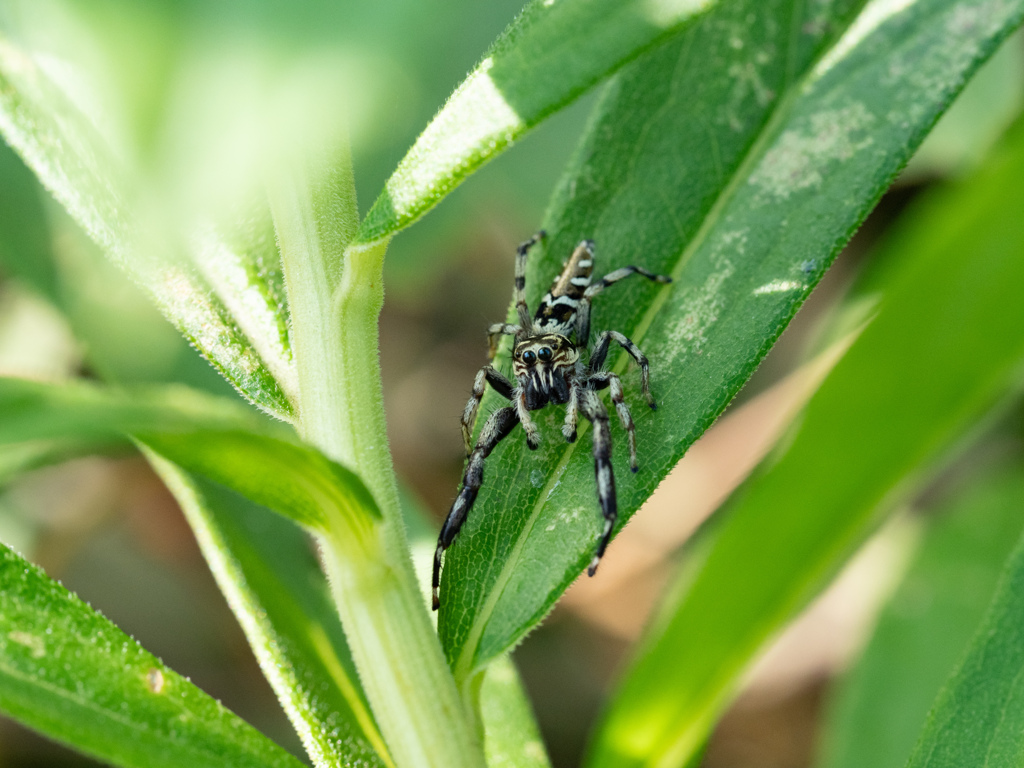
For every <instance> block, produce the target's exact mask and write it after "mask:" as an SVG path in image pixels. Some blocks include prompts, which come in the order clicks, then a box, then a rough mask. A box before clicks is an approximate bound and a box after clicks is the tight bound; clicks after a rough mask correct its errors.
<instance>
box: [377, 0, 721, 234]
mask: <svg viewBox="0 0 1024 768" xmlns="http://www.w3.org/2000/svg"><path fill="white" fill-rule="evenodd" d="M715 1H716V0H657V1H656V2H640V1H639V0H596V1H595V0H561V1H560V2H558V3H551V2H545V1H544V0H534V2H532V3H530V4H529V5H528V6H527V7H526V9H525V10H524V11H523V14H522V15H521V16H520V17H519V18H518V19H516V21H515V22H513V24H512V25H511V26H510V27H509V29H508V30H507V31H506V32H505V33H504V34H503V35H502V36H501V37H500V38H499V39H498V40H497V41H496V42H495V44H494V46H493V47H492V48H491V50H489V51H488V52H487V54H486V55H485V56H484V59H483V61H481V62H480V64H478V65H477V67H476V68H475V69H474V70H473V72H471V73H470V74H469V76H468V77H467V78H466V79H465V80H464V81H463V82H462V83H461V84H460V85H459V87H458V88H456V89H455V92H454V93H453V94H452V96H451V97H450V98H449V100H448V102H447V103H446V104H445V106H444V107H443V108H442V109H441V111H440V112H438V114H437V115H436V116H435V117H434V119H433V120H432V121H431V122H430V124H429V125H428V126H427V127H426V129H425V130H424V131H423V133H422V134H421V135H420V137H419V138H418V139H417V140H416V143H415V144H414V145H413V147H412V149H410V150H409V152H408V153H407V154H406V156H405V157H404V158H403V159H402V161H401V163H399V165H398V168H397V169H396V170H395V172H394V173H393V174H392V176H391V178H390V179H389V180H388V182H387V184H386V186H385V189H384V191H383V192H382V193H381V195H380V196H379V197H378V198H377V200H376V201H375V202H374V204H373V207H372V208H371V209H370V211H369V213H367V215H366V219H365V220H364V221H363V223H362V225H361V227H360V230H359V235H358V240H359V241H360V242H364V243H369V242H374V241H377V240H382V239H385V238H388V237H390V236H391V235H393V234H394V233H395V232H397V231H399V230H400V229H403V228H405V227H407V226H409V225H410V224H411V223H413V222H414V221H415V220H416V219H418V218H419V217H420V216H422V215H423V214H424V213H426V212H427V211H428V210H429V209H430V208H432V207H433V206H434V205H436V204H437V202H439V201H440V199H441V198H442V197H443V196H444V195H446V194H447V193H448V192H450V191H451V190H452V189H454V188H455V187H456V186H457V185H458V184H460V183H461V182H462V181H463V180H464V179H465V178H466V177H467V176H468V175H469V174H470V173H472V172H473V171H474V170H476V169H477V168H478V167H480V166H481V165H483V164H484V163H485V162H487V161H488V160H489V159H491V158H492V157H494V156H495V155H496V154H498V153H499V152H501V151H502V150H504V149H505V148H507V147H508V146H509V145H511V144H512V143H513V142H514V141H515V140H516V139H517V138H519V137H520V136H521V135H523V134H524V133H525V132H526V131H528V130H529V129H531V128H533V127H534V126H535V125H537V124H538V123H539V122H540V121H541V120H543V119H544V118H545V117H547V116H548V115H550V114H551V113H552V112H555V111H556V110H558V109H560V108H561V107H563V106H565V105H566V104H568V103H569V102H571V101H572V100H573V99H575V98H576V97H577V96H579V95H580V94H581V93H583V92H584V91H586V90H587V89H588V88H590V87H591V86H593V85H594V84H595V83H597V82H599V81H600V80H601V79H603V78H604V77H607V76H608V75H609V74H611V73H612V72H614V71H615V70H616V69H618V68H619V67H621V66H622V65H623V64H625V63H626V62H627V61H629V60H630V59H633V58H635V57H636V56H638V55H639V54H640V53H642V52H643V51H644V50H645V49H647V48H649V47H650V46H652V45H655V44H656V43H657V42H658V41H659V40H662V39H664V38H665V37H666V36H667V35H670V34H671V33H672V32H674V31H676V30H678V29H679V28H680V27H682V26H683V25H685V24H687V23H689V22H691V21H692V20H693V19H695V18H697V17H699V16H700V15H701V14H702V13H704V12H705V11H706V10H707V9H708V8H709V7H711V6H712V5H713V4H714V3H715Z"/></svg>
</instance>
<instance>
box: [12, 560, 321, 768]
mask: <svg viewBox="0 0 1024 768" xmlns="http://www.w3.org/2000/svg"><path fill="white" fill-rule="evenodd" d="M0 629H2V631H0V709H2V710H3V711H4V712H5V713H6V714H8V715H10V716H11V717H13V718H15V719H17V720H19V721H21V722H23V723H25V724H26V725H28V726H30V727H31V728H34V729H36V730H38V731H41V732H43V733H45V734H47V735H48V736H50V737H52V738H54V739H58V740H60V741H63V742H64V743H67V744H70V745H72V746H74V747H75V748H76V749H80V750H82V751H84V752H87V753H89V754H91V755H94V756H96V757H98V758H100V759H102V760H104V761H108V762H111V763H113V764H115V765H122V766H138V767H139V768H157V767H158V766H168V768H170V766H182V765H188V766H194V767H195V768H200V767H201V766H209V767H210V768H222V767H223V766H225V765H231V766H238V767H239V768H242V767H244V766H252V767H253V768H257V767H263V766H300V765H302V764H301V763H300V762H299V761H298V760H296V759H295V758H294V757H292V756H291V755H289V754H288V753H287V752H285V751H284V750H282V749H281V748H280V747H278V746H277V745H276V744H274V743H273V742H271V741H269V740H268V739H267V738H266V737H265V736H263V735H262V734H260V733H259V732H258V731H256V730H255V729H253V728H252V727H251V726H250V725H248V724H247V723H245V722H244V721H242V720H241V719H239V718H238V717H237V716H236V715H234V714H232V713H231V712H229V711H228V710H227V709H225V708H224V707H223V706H221V705H220V704H219V703H217V702H216V701H214V700H213V699H211V698H210V697H209V696H207V695H206V694H205V693H203V692H202V691H201V690H199V689H198V688H196V687H195V686H194V685H192V684H191V683H189V682H188V681H187V680H185V679H183V678H182V677H180V676H179V675H177V674H176V673H175V672H172V671H171V670H170V669H168V668H167V667H165V666H164V665H163V664H162V663H161V662H160V660H159V659H157V658H155V657H154V656H153V655H152V654H149V653H147V652H146V651H144V650H143V649H142V648H141V647H139V645H138V644H137V643H136V642H135V641H134V640H132V639H131V638H130V637H128V636H127V635H125V634H124V633H123V632H121V631H120V630H119V629H118V628H117V627H115V626H114V625H113V624H111V623H110V622H109V621H107V620H106V619H105V618H103V617H102V616H101V615H100V614H98V613H97V612H95V611H94V610H92V609H91V608H90V607H89V606H88V605H86V604H85V603H83V602H82V601H81V600H79V599H78V598H77V597H75V596H74V595H72V594H71V593H70V592H68V591H67V590H66V589H64V587H62V586H61V585H60V584H58V583H56V582H55V581H53V580H51V579H49V578H48V577H47V576H46V575H45V574H44V573H43V572H42V571H41V570H40V569H39V568H37V567H36V566H34V565H32V564H31V563H29V562H27V561H25V560H23V559H22V558H21V557H19V556H18V555H16V554H15V553H14V552H12V551H11V550H9V549H8V548H7V547H4V546H2V545H0Z"/></svg>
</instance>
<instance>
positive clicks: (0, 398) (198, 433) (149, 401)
mask: <svg viewBox="0 0 1024 768" xmlns="http://www.w3.org/2000/svg"><path fill="white" fill-rule="evenodd" d="M143 392H146V390H143ZM149 392H151V394H150V395H149V396H148V397H139V398H137V399H136V398H131V397H128V396H125V395H123V394H120V393H117V392H116V391H112V390H105V389H103V388H100V387H95V386H91V385H88V384H83V383H79V382H73V383H65V384H43V383H39V382H32V381H25V380H23V379H10V378H0V444H12V443H18V442H23V441H30V440H32V441H35V440H45V439H54V438H71V439H76V440H111V441H112V440H117V439H124V438H125V437H126V436H131V437H134V438H136V439H139V440H141V441H142V442H143V443H145V444H146V445H148V446H149V447H151V448H153V449H154V450H156V451H157V452H158V453H160V454H161V455H162V456H164V457H165V458H167V459H170V460H171V461H174V462H175V463H176V464H178V465H180V466H181V467H183V468H184V469H187V470H188V471H190V472H193V473H195V474H199V475H202V476H203V477H206V478H208V479H210V480H213V481H214V482H217V483H220V484H222V485H224V486H227V487H228V488H231V489H233V490H235V491H237V492H238V493H240V494H241V495H243V496H245V497H246V498H249V499H251V500H252V501H255V502H256V503H257V504H262V505H263V506H266V507H269V508H270V509H272V510H274V511H275V512H277V513H279V514H282V515H284V516H285V517H288V518H291V519H292V520H295V521H296V522H298V523H300V524H301V525H304V526H307V527H310V528H313V529H315V530H319V531H323V530H326V528H327V525H328V517H329V516H330V515H340V516H341V517H342V518H344V519H345V520H347V521H349V522H350V523H352V524H353V525H354V526H355V529H354V530H356V529H358V530H362V531H363V532H364V533H368V530H369V529H368V527H367V526H370V527H372V525H373V523H372V521H373V520H377V519H379V518H380V511H379V510H378V508H377V505H376V502H374V500H373V497H372V496H370V493H369V491H367V490H366V487H365V486H364V485H363V483H362V481H361V480H360V479H359V478H358V477H357V476H356V475H355V474H354V473H352V472H351V471H350V470H348V469H346V468H345V467H343V466H341V465H340V464H338V463H337V462H334V461H331V460H330V459H328V458H327V457H325V456H324V455H323V454H322V453H320V452H319V451H317V450H316V449H315V448H311V447H309V446H305V445H299V444H296V443H291V442H286V441H285V440H281V439H277V438H276V437H271V436H269V435H268V434H265V432H267V429H266V426H264V425H263V424H262V423H261V421H260V420H259V419H257V418H256V417H254V416H253V414H252V413H250V412H248V411H247V410H246V409H244V408H242V407H241V406H239V405H238V404H235V403H232V402H231V401H230V400H225V399H223V398H215V397H209V396H206V395H200V394H199V393H196V392H193V391H192V390H189V389H186V388H184V387H163V388H160V389H153V390H149ZM260 427H262V429H261V432H264V433H263V434H261V432H257V431H255V430H254V428H260ZM271 434H273V430H271Z"/></svg>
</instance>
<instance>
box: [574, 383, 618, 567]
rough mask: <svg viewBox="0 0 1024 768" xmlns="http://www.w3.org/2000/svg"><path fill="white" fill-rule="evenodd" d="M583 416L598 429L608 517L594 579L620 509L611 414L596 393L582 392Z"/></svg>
mask: <svg viewBox="0 0 1024 768" xmlns="http://www.w3.org/2000/svg"><path fill="white" fill-rule="evenodd" d="M580 413H582V414H583V415H584V416H585V417H586V418H587V419H589V420H590V422H591V423H592V424H593V425H594V429H593V432H594V434H593V438H592V439H593V443H594V477H595V479H596V480H597V501H598V503H599V504H600V505H601V514H602V515H603V516H604V530H603V531H602V532H601V538H600V539H599V540H598V542H597V549H596V550H595V551H594V559H593V560H591V561H590V565H589V566H588V568H587V575H588V576H593V575H594V574H595V573H596V572H597V565H598V563H600V562H601V557H602V556H603V555H604V551H605V549H607V547H608V542H609V541H610V540H611V537H612V530H613V529H614V528H615V521H616V519H617V518H618V516H619V507H618V501H617V499H616V497H615V474H614V472H612V432H611V428H610V427H609V425H608V411H607V410H605V407H604V403H602V402H601V398H599V397H598V396H597V393H596V392H595V391H594V390H592V389H583V390H581V391H580Z"/></svg>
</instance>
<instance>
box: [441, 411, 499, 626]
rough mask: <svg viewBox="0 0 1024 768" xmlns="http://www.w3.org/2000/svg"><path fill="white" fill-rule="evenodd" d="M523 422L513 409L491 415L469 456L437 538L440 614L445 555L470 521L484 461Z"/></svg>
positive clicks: (480, 481) (482, 477)
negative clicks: (442, 565)
mask: <svg viewBox="0 0 1024 768" xmlns="http://www.w3.org/2000/svg"><path fill="white" fill-rule="evenodd" d="M518 423H519V416H518V415H517V414H516V409H515V408H513V407H512V406H505V407H504V408H499V409H498V410H496V411H495V412H494V413H492V414H491V416H490V418H488V419H487V421H486V423H485V424H484V428H483V430H482V431H481V432H480V439H479V440H477V441H476V447H475V448H474V449H473V452H472V453H471V454H470V455H469V461H468V462H467V463H466V470H465V472H463V474H462V488H461V489H460V490H459V495H458V496H456V497H455V502H454V503H453V504H452V508H451V510H450V511H449V512H448V517H447V518H445V521H444V525H443V526H441V534H440V535H439V536H438V537H437V549H436V550H435V551H434V574H433V578H432V580H431V598H432V606H433V609H434V610H435V611H436V610H437V609H438V607H439V606H440V605H441V601H440V592H439V590H440V587H441V556H442V555H443V554H444V551H445V550H446V549H448V547H450V546H451V543H452V541H453V540H454V539H455V535H456V534H457V533H458V532H459V529H460V528H462V524H463V523H464V522H465V521H466V515H468V514H469V510H470V509H472V508H473V502H474V501H476V495H477V492H478V491H479V490H480V486H481V484H482V483H483V481H484V461H485V460H486V459H487V457H488V456H490V455H491V451H493V450H494V447H495V446H496V445H497V444H498V443H500V442H501V441H502V440H503V439H505V438H506V437H507V436H508V434H509V432H511V431H512V430H513V429H514V428H515V426H516V424H518Z"/></svg>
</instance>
